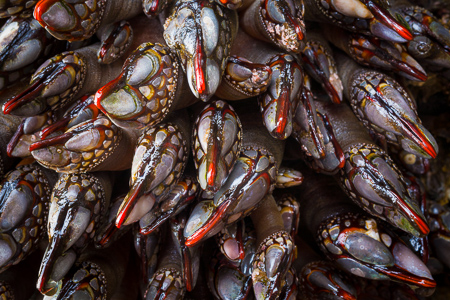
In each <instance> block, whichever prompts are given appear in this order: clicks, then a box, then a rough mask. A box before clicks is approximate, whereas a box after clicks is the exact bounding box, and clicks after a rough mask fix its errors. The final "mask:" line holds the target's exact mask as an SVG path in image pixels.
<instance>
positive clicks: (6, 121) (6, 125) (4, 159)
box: [0, 114, 21, 176]
mask: <svg viewBox="0 0 450 300" xmlns="http://www.w3.org/2000/svg"><path fill="white" fill-rule="evenodd" d="M20 123H21V119H20V118H18V117H16V116H8V115H3V114H0V176H3V175H4V174H5V173H6V172H8V171H9V170H10V169H12V167H13V166H14V165H15V164H16V163H17V161H16V160H15V159H13V158H11V157H9V156H8V151H7V147H8V143H9V141H10V140H11V138H12V137H13V136H14V133H15V132H16V131H17V128H19V126H20Z"/></svg>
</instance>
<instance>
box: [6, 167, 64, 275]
mask: <svg viewBox="0 0 450 300" xmlns="http://www.w3.org/2000/svg"><path fill="white" fill-rule="evenodd" d="M56 179H57V175H56V173H54V172H53V171H50V170H47V169H45V168H43V167H41V166H39V165H38V164H36V163H33V164H26V165H22V166H19V167H16V168H15V169H14V170H12V171H10V172H9V173H7V174H6V175H5V177H4V178H3V181H2V182H1V183H0V203H1V205H0V250H1V251H0V252H1V253H2V254H1V256H0V272H2V271H4V270H6V269H8V268H9V267H11V266H12V265H15V264H17V263H19V262H20V261H21V260H22V259H24V258H26V257H27V256H28V255H29V254H30V253H32V252H33V251H34V250H36V248H37V247H38V244H39V242H40V241H41V240H42V238H43V236H44V234H45V230H46V227H45V224H46V221H47V214H48V207H49V205H48V202H49V200H50V193H51V188H52V186H53V185H54V184H55V182H56Z"/></svg>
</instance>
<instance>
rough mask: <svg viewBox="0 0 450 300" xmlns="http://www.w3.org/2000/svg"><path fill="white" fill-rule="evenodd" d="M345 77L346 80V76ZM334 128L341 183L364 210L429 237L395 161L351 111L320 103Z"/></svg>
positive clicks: (400, 227) (404, 229)
mask: <svg viewBox="0 0 450 300" xmlns="http://www.w3.org/2000/svg"><path fill="white" fill-rule="evenodd" d="M343 77H344V76H343ZM316 105H317V106H318V107H319V108H320V109H321V110H322V111H324V113H326V114H327V115H328V117H329V120H330V123H331V124H333V128H334V130H335V136H336V140H337V141H338V142H339V144H340V145H341V147H342V150H343V152H344V155H345V166H344V167H343V168H342V169H340V171H339V173H338V174H337V179H338V180H339V182H340V183H341V187H342V188H343V189H344V190H345V191H346V193H347V194H348V195H349V197H350V198H351V199H352V200H353V201H355V203H356V204H358V205H359V206H360V207H361V208H362V209H364V210H365V211H367V212H368V213H370V214H372V215H373V216H376V217H379V218H381V219H383V220H385V221H387V222H389V223H390V224H391V225H393V226H394V227H398V228H399V229H401V230H403V231H406V232H409V233H411V234H413V235H415V236H425V235H427V234H428V232H429V228H428V224H427V222H426V220H425V217H424V216H423V214H422V212H421V211H420V208H419V206H418V205H417V203H415V201H413V200H412V196H411V195H410V193H409V191H408V187H407V184H406V179H405V177H404V176H403V175H402V173H401V172H400V170H399V169H398V167H397V166H396V165H395V164H394V162H393V161H392V159H391V158H390V157H389V156H388V155H387V154H386V153H385V152H384V151H383V150H381V149H380V148H379V147H378V146H376V145H375V144H374V143H373V141H372V140H371V138H370V136H369V134H368V133H367V131H366V130H365V129H364V127H363V126H362V125H361V124H360V123H359V121H358V120H357V118H356V117H355V115H354V114H353V113H352V111H351V109H350V108H349V107H348V106H346V105H342V104H341V105H333V104H331V103H329V104H326V103H325V102H320V101H317V102H316Z"/></svg>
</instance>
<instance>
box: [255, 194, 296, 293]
mask: <svg viewBox="0 0 450 300" xmlns="http://www.w3.org/2000/svg"><path fill="white" fill-rule="evenodd" d="M251 218H252V222H253V224H254V226H255V229H256V236H257V240H256V244H257V245H258V244H259V247H258V249H257V250H256V254H255V257H254V259H253V271H252V281H253V291H254V293H255V297H256V299H275V298H276V297H277V295H278V293H280V290H281V287H282V286H283V285H284V284H285V282H284V281H285V278H284V277H285V276H286V273H287V271H288V270H289V268H290V267H291V264H292V260H293V258H294V247H295V245H294V241H293V239H292V237H291V236H290V235H289V233H288V232H286V231H285V230H284V224H283V220H282V218H281V214H280V212H279V211H278V207H277V204H276V202H275V199H274V198H273V196H272V195H267V196H266V197H265V198H264V200H263V201H262V203H261V205H260V206H259V207H258V208H257V209H256V210H255V211H254V212H253V213H252V214H251Z"/></svg>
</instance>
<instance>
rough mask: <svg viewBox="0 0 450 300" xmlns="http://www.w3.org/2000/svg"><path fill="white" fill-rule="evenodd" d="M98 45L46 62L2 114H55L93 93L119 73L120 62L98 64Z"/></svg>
mask: <svg viewBox="0 0 450 300" xmlns="http://www.w3.org/2000/svg"><path fill="white" fill-rule="evenodd" d="M98 46H99V44H94V45H91V46H87V47H83V48H80V49H78V50H75V51H68V52H63V53H61V54H58V55H55V56H54V57H52V58H50V59H48V60H47V61H45V62H44V63H43V64H42V65H41V66H40V67H39V68H38V70H37V71H36V72H35V73H34V74H33V76H32V77H31V81H30V83H29V84H28V85H27V86H26V87H25V88H24V89H23V90H21V91H20V92H18V93H17V94H15V95H14V96H13V97H12V98H9V99H8V101H7V102H6V103H5V104H4V105H3V113H5V114H15V115H20V116H34V115H37V114H40V113H42V112H44V111H47V110H49V109H51V110H57V109H59V108H62V107H64V106H65V105H67V104H69V103H71V102H72V101H73V100H74V99H78V98H81V97H82V96H84V95H86V94H91V93H93V92H95V91H96V90H97V89H98V88H99V87H100V86H102V85H104V84H106V83H107V82H109V81H110V80H111V79H112V78H114V77H115V76H117V74H118V73H119V72H120V66H121V64H122V62H120V61H117V62H115V63H112V64H110V65H101V64H99V63H98V62H97V55H96V51H97V49H98Z"/></svg>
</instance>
